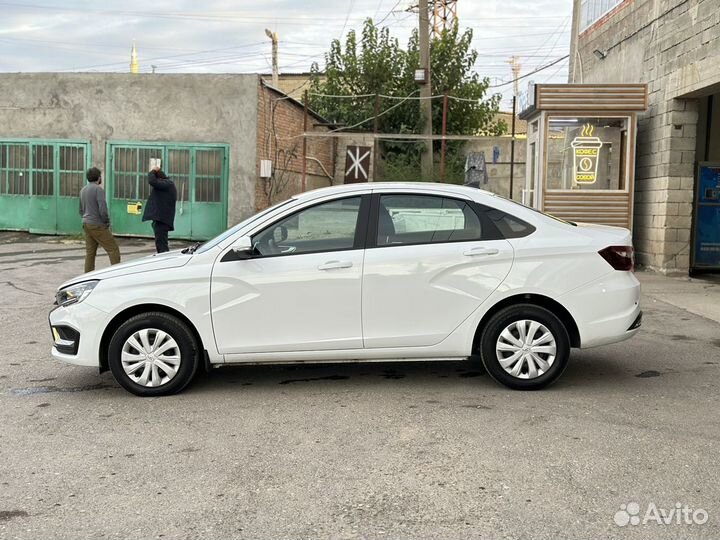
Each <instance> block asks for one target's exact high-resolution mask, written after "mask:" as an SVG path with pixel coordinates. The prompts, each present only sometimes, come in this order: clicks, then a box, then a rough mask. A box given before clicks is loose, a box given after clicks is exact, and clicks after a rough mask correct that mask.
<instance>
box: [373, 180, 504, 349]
mask: <svg viewBox="0 0 720 540" xmlns="http://www.w3.org/2000/svg"><path fill="white" fill-rule="evenodd" d="M482 208H483V207H480V206H478V205H476V204H475V203H474V202H472V201H470V200H465V199H462V198H458V197H454V196H441V195H435V194H418V193H392V192H388V193H376V194H374V195H373V201H372V207H371V214H370V226H369V228H368V243H367V250H366V253H365V264H364V271H363V284H362V307H363V314H362V322H363V338H364V345H365V347H366V348H380V347H425V346H432V345H435V344H437V343H440V342H441V341H442V340H443V339H445V338H446V337H447V336H448V335H449V334H450V333H451V332H452V331H453V330H454V329H455V328H457V327H458V325H460V323H462V321H463V320H465V319H466V318H467V317H468V316H469V315H470V314H471V313H472V312H473V311H475V310H476V309H477V308H478V306H480V304H481V303H482V302H483V301H484V300H485V299H486V298H487V297H488V296H490V294H491V293H492V292H493V291H494V290H495V289H497V287H498V286H499V285H500V283H501V282H502V281H503V279H504V278H505V276H507V274H508V272H509V271H510V268H511V266H512V262H513V248H512V246H511V245H510V243H509V242H508V241H507V240H505V239H503V238H502V235H501V234H500V233H499V231H498V230H497V228H496V227H495V226H494V225H493V224H492V222H491V220H490V219H489V218H487V217H486V216H484V215H483V211H482Z"/></svg>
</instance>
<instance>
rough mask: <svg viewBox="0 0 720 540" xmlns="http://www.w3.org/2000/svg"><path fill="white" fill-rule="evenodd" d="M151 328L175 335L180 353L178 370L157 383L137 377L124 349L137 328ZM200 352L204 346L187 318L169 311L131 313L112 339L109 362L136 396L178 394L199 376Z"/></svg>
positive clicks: (126, 387)
mask: <svg viewBox="0 0 720 540" xmlns="http://www.w3.org/2000/svg"><path fill="white" fill-rule="evenodd" d="M151 328H152V329H157V330H162V331H163V332H165V333H167V334H168V335H169V336H170V337H171V338H172V339H174V340H175V342H176V343H177V349H178V351H179V354H180V365H179V367H178V368H177V373H176V374H175V375H174V376H173V377H172V378H171V379H170V380H169V381H167V382H166V383H164V384H161V385H160V386H156V387H149V386H143V385H142V384H138V383H137V382H135V381H133V380H132V379H131V378H130V376H128V374H127V373H125V370H124V369H123V366H122V350H123V346H124V345H125V342H126V341H127V340H128V339H129V338H130V337H131V336H132V335H133V334H134V333H135V332H138V331H140V330H143V329H151ZM200 356H201V355H200V346H199V344H198V343H197V342H196V339H195V336H194V334H193V333H192V331H191V330H190V329H189V328H188V327H187V325H186V324H185V323H184V322H183V321H181V320H180V319H178V318H177V317H174V316H172V315H169V314H167V313H162V312H150V313H142V314H140V315H135V316H134V317H131V318H130V319H128V320H127V321H125V322H124V323H123V324H122V325H120V327H119V328H118V329H117V330H116V331H115V334H114V335H113V337H112V339H111V340H110V346H109V350H108V363H109V365H110V371H111V372H112V374H113V377H114V378H115V380H116V381H117V382H118V384H120V386H122V387H123V388H125V389H126V390H127V391H129V392H132V393H133V394H135V395H136V396H142V397H157V396H168V395H171V394H176V393H178V392H180V391H181V390H182V389H184V388H185V387H186V386H187V385H188V384H189V383H190V381H192V379H193V377H194V376H195V372H196V371H197V369H198V365H199V364H200ZM138 371H139V370H138Z"/></svg>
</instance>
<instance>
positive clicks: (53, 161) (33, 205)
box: [0, 139, 90, 234]
mask: <svg viewBox="0 0 720 540" xmlns="http://www.w3.org/2000/svg"><path fill="white" fill-rule="evenodd" d="M89 166H90V143H88V142H78V141H50V140H35V139H26V140H0V229H5V230H17V231H30V232H32V233H42V234H70V233H77V232H80V231H81V230H82V223H81V219H80V216H79V214H78V205H79V201H78V195H79V194H80V189H81V188H82V186H83V184H84V177H85V170H86V169H87V168H88V167H89Z"/></svg>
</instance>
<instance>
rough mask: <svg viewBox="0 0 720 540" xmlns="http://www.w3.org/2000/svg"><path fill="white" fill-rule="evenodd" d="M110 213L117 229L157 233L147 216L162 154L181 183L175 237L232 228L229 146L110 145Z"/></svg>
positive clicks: (118, 231) (117, 231)
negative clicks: (154, 164) (153, 170)
mask: <svg viewBox="0 0 720 540" xmlns="http://www.w3.org/2000/svg"><path fill="white" fill-rule="evenodd" d="M107 156H108V165H107V169H108V171H109V174H108V188H107V189H108V192H109V194H110V196H109V201H110V204H109V205H110V217H111V220H112V224H113V231H114V232H115V234H121V235H132V236H152V227H151V224H150V223H148V222H143V221H142V212H143V210H144V206H145V204H146V202H147V198H148V196H149V195H150V186H149V184H148V180H147V174H148V171H149V169H150V159H152V158H160V159H161V160H162V168H163V170H164V171H165V172H166V173H167V174H168V176H170V178H172V180H173V181H174V182H175V185H176V187H177V193H178V201H177V206H176V211H175V231H173V233H171V235H170V236H171V237H174V238H187V239H194V240H204V239H207V238H211V237H213V236H215V235H217V234H219V233H221V232H222V231H224V230H225V229H226V225H227V190H228V146H227V145H214V144H198V143H167V142H157V143H150V142H111V143H108V144H107Z"/></svg>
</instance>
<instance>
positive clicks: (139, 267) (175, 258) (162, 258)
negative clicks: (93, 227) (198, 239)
mask: <svg viewBox="0 0 720 540" xmlns="http://www.w3.org/2000/svg"><path fill="white" fill-rule="evenodd" d="M191 258H192V255H189V254H187V253H182V251H181V250H176V251H168V252H167V253H156V254H155V255H150V256H147V257H142V258H140V259H134V260H132V261H128V262H125V263H121V264H116V265H114V266H109V267H107V268H103V269H102V270H95V271H94V272H88V273H87V274H82V275H80V276H77V277H75V278H73V279H71V280H68V281H66V282H65V283H63V284H62V285H60V287H59V288H60V289H62V288H63V287H67V286H68V285H72V284H74V283H80V282H82V281H90V280H93V279H109V278H114V277H119V276H126V275H128V274H136V273H138V272H149V271H152V270H167V269H170V268H179V267H180V266H185V265H186V264H187V263H188V261H189V260H190V259H191Z"/></svg>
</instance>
